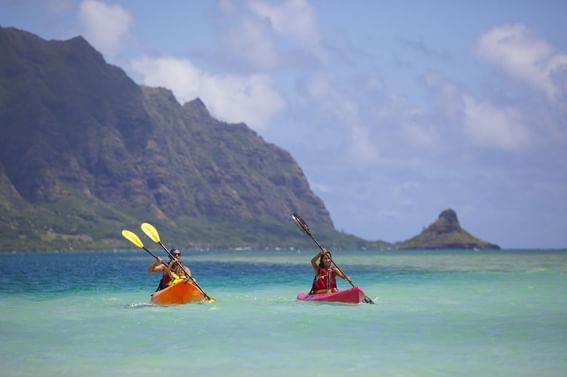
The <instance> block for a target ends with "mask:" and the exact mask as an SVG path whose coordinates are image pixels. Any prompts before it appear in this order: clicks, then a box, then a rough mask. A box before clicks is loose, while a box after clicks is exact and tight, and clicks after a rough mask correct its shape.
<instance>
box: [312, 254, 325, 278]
mask: <svg viewBox="0 0 567 377" xmlns="http://www.w3.org/2000/svg"><path fill="white" fill-rule="evenodd" d="M322 255H323V252H322V251H320V252H318V253H317V254H315V255H314V256H313V258H311V267H313V271H315V273H318V272H319V264H318V263H317V259H319V258H321V256H322Z"/></svg>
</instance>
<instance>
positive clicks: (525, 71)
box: [477, 24, 567, 98]
mask: <svg viewBox="0 0 567 377" xmlns="http://www.w3.org/2000/svg"><path fill="white" fill-rule="evenodd" d="M477 53H478V55H479V56H480V57H481V58H482V59H484V60H486V61H488V62H490V63H493V64H495V65H497V66H499V67H501V68H502V69H503V70H504V71H505V72H507V73H508V74H509V75H511V76H513V77H516V78H518V79H520V80H522V81H525V82H526V83H528V84H529V85H531V86H532V87H533V88H535V89H538V90H540V91H543V92H545V93H546V94H547V95H548V97H549V98H557V96H558V95H559V94H560V93H561V92H563V93H565V92H566V91H567V90H566V88H565V86H564V85H565V84H564V83H561V81H558V80H556V75H557V73H558V72H561V71H563V72H565V70H567V54H565V53H560V52H558V51H557V50H556V49H555V48H554V46H552V45H551V44H550V43H548V42H547V41H545V40H543V39H541V38H538V37H537V36H535V35H534V34H533V33H532V32H531V31H530V30H529V29H528V28H527V27H526V26H524V25H521V24H515V25H504V26H498V27H495V28H493V29H491V30H490V31H488V32H487V33H485V34H483V35H482V36H481V37H480V40H479V43H478V46H477ZM563 77H564V74H563Z"/></svg>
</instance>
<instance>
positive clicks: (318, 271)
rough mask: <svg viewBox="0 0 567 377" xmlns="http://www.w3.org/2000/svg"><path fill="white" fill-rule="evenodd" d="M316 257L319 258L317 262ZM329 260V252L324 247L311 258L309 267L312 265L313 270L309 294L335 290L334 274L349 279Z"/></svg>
mask: <svg viewBox="0 0 567 377" xmlns="http://www.w3.org/2000/svg"><path fill="white" fill-rule="evenodd" d="M317 259H319V264H317ZM331 261H332V260H331V253H330V252H329V250H327V249H325V248H323V250H321V252H319V253H317V254H315V255H314V256H313V258H311V267H313V271H314V272H315V278H314V279H313V286H312V287H311V292H310V293H311V294H318V293H333V292H337V291H338V289H337V280H336V277H335V276H338V277H340V278H341V279H344V280H347V281H349V280H350V278H349V277H348V276H347V275H345V274H343V273H342V271H341V270H339V269H338V268H336V267H333V266H332V262H331Z"/></svg>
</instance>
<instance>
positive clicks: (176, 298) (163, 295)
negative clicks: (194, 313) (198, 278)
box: [151, 281, 205, 305]
mask: <svg viewBox="0 0 567 377" xmlns="http://www.w3.org/2000/svg"><path fill="white" fill-rule="evenodd" d="M204 299H205V296H204V295H203V293H202V292H201V291H200V290H199V288H197V286H195V284H193V283H192V282H190V281H182V282H180V283H177V284H174V285H172V286H169V287H167V288H165V289H162V290H161V291H157V292H154V293H153V294H152V298H151V302H152V304H157V305H181V304H189V303H193V302H201V301H203V300H204Z"/></svg>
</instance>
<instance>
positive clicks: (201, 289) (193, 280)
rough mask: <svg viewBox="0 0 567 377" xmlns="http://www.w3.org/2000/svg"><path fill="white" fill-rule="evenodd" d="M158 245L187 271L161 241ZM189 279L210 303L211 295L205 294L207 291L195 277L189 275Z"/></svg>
mask: <svg viewBox="0 0 567 377" xmlns="http://www.w3.org/2000/svg"><path fill="white" fill-rule="evenodd" d="M158 243H159V245H160V246H161V247H162V249H163V250H165V252H166V253H167V255H168V256H169V257H170V258H171V260H172V261H174V262H175V263H177V265H178V266H179V267H181V268H182V269H183V270H185V268H184V267H183V265H182V264H181V263H180V262H179V261H177V260H176V259H175V258H174V256H173V255H172V254H171V253H170V251H169V250H168V249H167V247H165V246H164V244H163V243H162V242H161V241H159V242H158ZM187 277H188V278H189V279H191V281H192V282H193V284H195V286H196V287H197V288H199V290H200V291H201V293H202V294H203V295H204V296H205V297H206V298H207V300H209V301H211V300H212V298H211V297H209V295H208V294H206V293H205V291H204V290H203V288H201V287H200V286H199V284H197V281H195V279H193V276H190V275H187Z"/></svg>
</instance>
